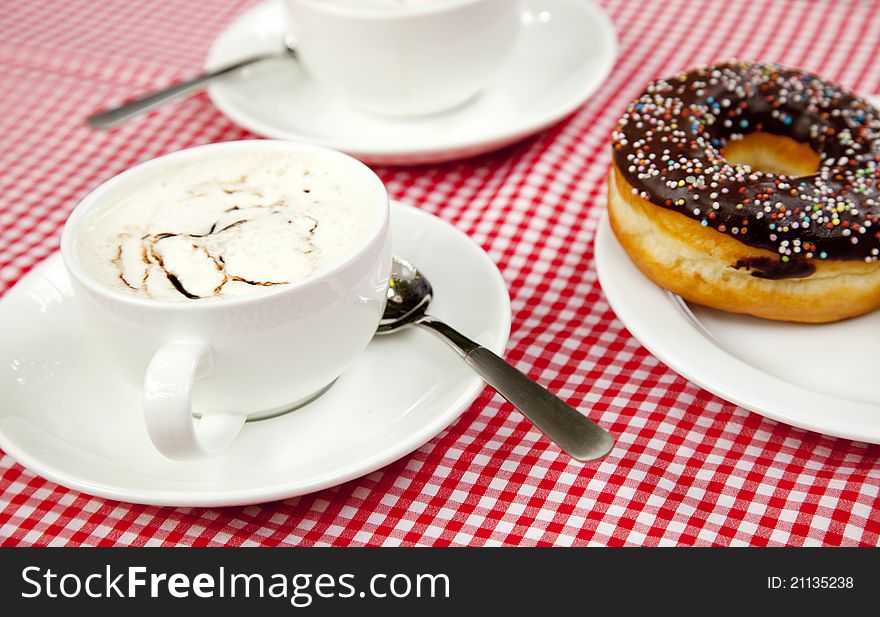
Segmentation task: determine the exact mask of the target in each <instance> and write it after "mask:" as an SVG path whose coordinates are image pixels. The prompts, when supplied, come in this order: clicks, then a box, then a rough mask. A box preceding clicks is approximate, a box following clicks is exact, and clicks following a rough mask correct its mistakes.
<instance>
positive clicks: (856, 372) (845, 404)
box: [596, 214, 880, 443]
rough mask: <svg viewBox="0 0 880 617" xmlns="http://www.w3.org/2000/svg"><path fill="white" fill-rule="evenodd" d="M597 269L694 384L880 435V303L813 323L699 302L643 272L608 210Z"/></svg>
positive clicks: (644, 332) (862, 435)
mask: <svg viewBox="0 0 880 617" xmlns="http://www.w3.org/2000/svg"><path fill="white" fill-rule="evenodd" d="M596 269H597V271H598V274H599V281H600V283H601V285H602V289H603V291H604V292H605V296H606V297H607V298H608V302H609V304H610V305H611V308H612V309H614V312H615V313H617V316H618V317H619V318H620V320H621V321H622V322H623V324H624V325H625V326H626V328H627V329H628V330H629V331H630V332H631V333H632V335H633V336H634V337H636V338H637V339H638V340H639V342H641V343H642V345H644V346H645V347H646V348H647V349H648V350H649V351H650V352H651V353H653V354H654V355H655V356H657V357H658V358H659V359H660V360H662V361H663V362H664V363H666V364H667V365H668V366H669V367H670V368H671V369H673V370H674V371H676V372H677V373H679V374H681V375H682V376H684V377H686V378H687V379H689V380H690V381H692V382H693V383H695V384H697V385H699V386H701V387H703V388H705V389H706V390H708V391H709V392H712V393H714V394H716V395H718V396H720V397H722V398H724V399H726V400H728V401H730V402H732V403H735V404H737V405H740V406H741V407H744V408H746V409H749V410H751V411H754V412H755V413H758V414H761V415H762V416H766V417H768V418H772V419H774V420H779V421H780V422H785V423H787V424H791V425H793V426H798V427H801V428H805V429H810V430H813V431H818V432H820V433H826V434H828V435H833V436H836V437H846V438H849V439H857V440H860V441H867V442H871V443H880V385H878V380H877V338H878V336H880V311H877V312H874V313H870V314H868V315H864V316H862V317H858V318H856V319H850V320H847V321H842V322H838V323H833V324H824V325H805V324H793V323H782V322H776V321H769V320H764V319H757V318H754V317H747V316H744V315H734V314H732V313H724V312H721V311H716V310H713V309H708V308H705V307H702V306H698V305H689V304H687V303H685V302H684V301H683V300H682V299H681V298H679V297H678V296H676V295H673V294H671V293H669V292H667V291H665V290H664V289H662V288H660V287H658V286H657V285H655V284H654V283H652V282H651V281H650V280H649V279H648V278H647V277H646V276H645V275H643V274H642V273H641V271H639V269H638V268H637V267H636V266H635V265H634V264H633V262H632V261H630V259H629V257H628V256H627V254H626V252H625V251H624V249H623V247H622V246H621V245H620V243H619V242H618V241H617V238H616V237H615V236H614V232H613V231H612V230H611V225H610V223H609V222H608V216H607V214H606V215H605V216H604V218H603V220H602V222H601V223H600V225H599V229H598V232H597V235H596Z"/></svg>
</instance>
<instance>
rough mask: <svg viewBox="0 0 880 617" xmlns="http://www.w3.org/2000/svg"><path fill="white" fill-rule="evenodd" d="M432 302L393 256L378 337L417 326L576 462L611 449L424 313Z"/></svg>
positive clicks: (424, 283)
mask: <svg viewBox="0 0 880 617" xmlns="http://www.w3.org/2000/svg"><path fill="white" fill-rule="evenodd" d="M432 298H433V289H432V288H431V284H430V283H429V282H428V280H427V279H426V278H425V277H424V276H423V275H422V274H421V273H420V272H419V271H418V270H417V269H416V268H415V267H414V266H413V265H412V264H410V263H409V262H407V261H406V260H404V259H401V258H399V257H395V258H394V261H393V264H392V267H391V281H390V285H389V287H388V301H387V303H386V305H385V312H384V314H383V315H382V320H381V321H380V322H379V328H378V330H377V334H389V333H392V332H396V331H398V330H400V329H403V328H406V327H410V326H418V327H420V328H424V329H425V330H428V331H430V332H431V333H433V334H435V335H436V336H438V337H439V338H440V339H442V340H443V341H445V342H446V343H447V344H448V345H449V346H450V347H452V348H453V349H454V350H455V351H457V352H458V354H459V355H460V356H461V357H462V358H463V359H464V361H465V362H467V363H468V364H469V365H470V366H471V368H473V369H474V370H475V371H476V372H477V374H479V375H480V377H482V378H483V379H484V380H485V381H486V383H488V384H489V385H490V386H492V387H493V388H495V390H496V391H497V392H498V394H500V395H501V396H503V397H504V398H505V399H507V400H508V401H509V402H510V403H512V404H513V406H514V407H516V408H517V409H518V410H519V411H520V413H522V414H523V415H524V416H525V417H526V418H528V419H529V420H531V421H532V423H533V424H534V425H535V426H537V427H538V428H539V429H540V430H541V431H543V432H544V434H545V435H547V437H549V438H550V440H551V441H553V442H554V443H555V444H556V445H558V446H559V447H560V448H562V449H563V450H564V451H565V452H567V453H568V454H569V455H571V456H572V457H573V458H575V459H577V460H579V461H593V460H596V459H599V458H602V457H603V456H605V455H606V454H608V452H609V451H610V450H611V447H612V446H613V445H614V438H613V437H611V434H610V433H609V432H608V431H606V430H605V429H603V428H602V427H601V426H599V425H598V424H596V423H594V422H593V421H591V420H589V419H588V418H587V417H586V416H584V415H583V414H581V413H580V412H579V411H578V410H577V409H575V408H574V407H572V406H571V405H569V404H568V403H566V402H565V401H563V400H562V399H560V398H559V397H557V396H556V395H554V394H553V393H551V392H550V391H548V390H547V389H546V388H544V387H543V386H541V385H540V384H538V383H536V382H535V381H533V380H532V379H530V378H529V377H527V376H526V375H524V374H523V373H521V372H520V371H519V370H517V369H516V368H514V367H513V366H512V365H510V364H508V363H507V362H506V361H505V360H504V359H502V358H501V357H499V356H497V355H496V354H494V353H492V352H491V351H489V350H488V349H486V348H485V347H483V346H481V345H480V344H479V343H476V342H475V341H472V340H471V339H469V338H467V337H466V336H464V335H463V334H461V333H460V332H457V331H456V330H454V329H453V328H451V327H450V326H448V325H446V324H445V323H443V322H442V321H440V320H438V319H436V318H434V317H431V316H430V315H428V314H427V310H428V305H429V304H430V303H431V300H432Z"/></svg>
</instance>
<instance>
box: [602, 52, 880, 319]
mask: <svg viewBox="0 0 880 617" xmlns="http://www.w3.org/2000/svg"><path fill="white" fill-rule="evenodd" d="M612 147H613V159H614V164H613V166H612V169H611V172H610V175H609V183H608V185H609V215H610V219H611V224H612V227H613V229H614V231H615V234H616V235H617V237H618V239H619V240H620V242H621V243H622V244H623V246H624V248H625V249H626V250H627V252H628V253H629V255H630V257H631V258H632V259H633V261H634V262H635V263H636V264H637V265H638V266H639V268H640V269H641V270H642V271H643V272H644V273H645V274H646V275H647V276H648V277H650V278H651V279H652V280H654V281H655V282H656V283H658V284H660V285H662V286H663V287H665V288H667V289H669V290H670V291H673V292H674V293H677V294H679V295H681V296H682V297H683V298H685V299H686V300H690V301H693V302H697V303H700V304H704V305H707V306H712V307H715V308H719V309H722V310H727V311H732V312H738V313H747V314H751V315H756V316H759V317H765V318H769V319H779V320H787V321H801V322H827V321H834V320H838V319H843V318H846V317H852V316H854V315H859V314H862V313H865V312H867V311H870V310H873V309H875V308H878V307H880V262H878V256H880V220H878V217H880V113H878V111H877V110H876V109H875V108H874V107H872V106H871V105H870V104H869V103H868V102H866V101H865V100H863V99H861V98H858V97H856V96H854V95H853V94H852V93H850V92H848V91H846V90H845V89H843V88H841V87H839V86H836V85H834V84H831V83H829V82H827V81H824V80H822V79H821V78H819V77H818V76H816V75H812V74H810V73H806V72H803V71H799V70H793V69H787V68H783V67H780V66H777V65H764V64H752V63H745V62H739V63H726V64H719V65H715V66H709V67H702V68H698V69H695V70H693V71H690V72H687V73H681V74H679V75H676V76H674V77H672V78H669V79H661V80H658V81H656V82H654V83H652V84H650V85H649V86H648V88H647V89H646V90H645V91H644V92H643V93H642V95H641V96H639V98H637V99H636V100H635V101H633V102H632V103H630V105H629V107H628V108H627V110H626V113H625V114H624V115H623V117H622V118H621V120H620V123H619V125H618V127H617V129H616V130H615V131H614V132H613V134H612Z"/></svg>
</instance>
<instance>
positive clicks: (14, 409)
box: [0, 204, 510, 506]
mask: <svg viewBox="0 0 880 617" xmlns="http://www.w3.org/2000/svg"><path fill="white" fill-rule="evenodd" d="M391 215H392V219H391V220H392V224H391V228H392V241H393V245H394V247H395V251H396V252H397V253H398V254H400V255H403V256H406V257H407V258H408V259H410V260H412V261H413V263H415V264H416V265H417V266H418V267H419V268H420V269H422V270H423V271H424V272H425V274H426V276H427V277H428V279H429V280H430V281H431V283H432V285H433V286H434V289H435V292H436V299H435V300H434V302H433V303H432V305H431V313H432V314H435V315H437V316H438V317H440V318H442V319H444V320H445V321H448V323H450V324H452V325H454V326H455V327H457V328H459V329H460V330H461V331H462V332H463V333H465V334H466V335H468V336H470V337H472V338H474V339H476V340H477V341H479V342H481V343H482V344H483V345H485V346H486V347H488V348H490V349H492V350H493V351H495V352H497V353H503V351H504V347H505V345H506V343H507V338H508V335H509V332H510V302H509V298H508V294H507V289H506V287H505V284H504V281H503V279H502V278H501V274H500V273H499V272H498V269H497V268H496V266H495V265H494V264H493V263H492V261H491V260H490V259H489V257H488V256H487V255H486V254H485V253H484V252H483V251H482V249H480V248H479V247H478V246H477V245H476V244H475V243H474V242H473V241H472V240H470V238H468V237H467V236H466V235H465V234H463V233H462V232H460V231H458V230H457V229H455V228H454V227H452V226H451V225H449V224H448V223H445V222H443V221H441V220H440V219H437V218H435V217H433V216H430V215H428V214H426V213H424V212H421V211H419V210H416V209H415V208H412V207H409V206H404V205H401V204H393V206H392V213H391ZM462 272H466V273H467V276H462V275H461V273H462ZM0 323H2V324H3V328H2V330H0V354H2V365H0V448H2V449H3V450H4V451H6V452H7V453H8V454H9V455H11V456H12V457H13V458H15V459H16V460H17V461H19V462H20V463H21V464H22V465H24V466H25V467H27V468H28V469H30V470H31V471H33V472H35V473H38V474H40V475H42V476H44V477H46V478H48V479H50V480H52V481H54V482H57V483H59V484H62V485H64V486H67V487H70V488H73V489H76V490H79V491H82V492H85V493H90V494H92V495H98V496H101V497H108V498H111V499H117V500H121V501H131V502H136V503H145V504H156V505H174V506H226V505H240V504H249V503H257V502H263V501H270V500H275V499H282V498H287V497H293V496H296V495H302V494H304V493H308V492H311V491H316V490H318V489H322V488H326V487H329V486H333V485H335V484H339V483H341V482H345V481H347V480H351V479H352V478H356V477H358V476H361V475H363V474H366V473H369V472H371V471H373V470H375V469H378V468H380V467H382V466H383V465H387V464H388V463H390V462H392V461H394V460H396V459H398V458H400V457H401V456H404V455H405V454H408V453H409V452H411V451H413V450H415V449H416V448H418V447H419V446H421V445H422V444H424V443H426V442H427V441H428V440H429V439H431V438H432V437H434V436H435V435H437V434H438V433H439V432H440V431H442V430H443V429H444V428H445V427H446V426H448V425H449V424H450V423H451V422H452V421H453V420H455V419H456V418H457V417H458V416H459V415H460V414H461V412H462V411H463V410H464V409H466V408H467V407H468V406H469V405H470V404H471V402H473V400H474V399H475V398H476V397H477V395H478V394H479V393H480V391H482V389H483V382H482V381H481V380H480V379H479V378H478V377H476V376H475V375H474V373H473V372H472V371H471V370H470V369H469V368H468V367H467V366H466V365H465V364H464V363H463V362H462V361H461V360H460V359H459V357H458V356H457V355H456V354H455V352H453V351H452V350H451V349H449V348H447V347H446V346H445V345H444V344H443V343H442V342H441V341H439V340H437V339H436V338H434V337H433V336H431V335H430V334H429V333H427V332H423V331H421V330H407V331H404V332H400V333H398V334H395V335H393V336H387V337H379V338H377V339H376V340H374V341H373V342H371V343H370V345H369V346H368V348H367V350H366V351H365V352H364V353H363V354H362V355H361V356H360V357H359V358H358V359H357V360H356V361H355V363H354V364H353V365H352V366H351V367H350V368H349V370H347V371H346V372H345V373H344V374H343V375H342V376H341V377H340V378H339V380H338V381H337V382H336V384H334V386H333V387H332V388H330V390H329V391H328V392H327V393H326V394H325V395H324V396H322V397H321V398H320V399H318V400H317V401H315V402H314V403H312V404H310V405H308V406H307V407H304V408H303V409H300V410H297V411H294V412H291V413H289V414H287V415H284V416H280V417H277V418H273V419H271V420H263V421H259V422H252V423H248V424H246V425H245V428H244V429H243V431H242V434H241V436H240V437H239V438H238V440H237V441H236V442H235V443H234V444H233V445H232V447H231V448H230V449H229V450H228V451H226V452H223V453H222V454H220V455H219V456H217V457H215V458H212V459H209V460H207V461H199V462H193V463H189V462H178V461H172V460H169V459H166V458H164V457H163V456H161V455H160V454H158V452H156V451H155V449H154V448H153V447H152V445H151V444H150V442H149V440H148V438H147V435H146V429H145V428H144V424H143V417H142V411H141V405H140V396H141V394H140V391H139V389H137V388H135V387H134V386H131V385H129V384H128V383H126V382H124V381H123V380H121V379H120V378H119V377H117V376H116V375H115V374H114V372H113V367H112V366H111V365H110V364H109V363H108V361H107V359H106V358H105V356H103V355H102V354H101V353H100V351H99V349H97V348H96V347H95V346H93V343H92V341H91V337H90V336H89V332H88V330H87V329H86V327H85V326H84V325H83V324H82V323H81V322H80V319H79V314H78V311H77V308H76V304H75V302H74V301H73V298H72V297H71V286H70V281H69V279H68V277H67V274H66V271H65V269H64V266H63V264H62V262H61V258H60V256H59V255H58V254H55V255H53V256H52V257H50V258H49V259H47V260H46V261H45V262H43V263H42V264H40V265H39V266H37V268H35V269H34V270H33V271H32V272H31V273H29V274H28V275H27V276H26V277H24V278H23V279H22V280H21V281H20V282H19V283H18V284H17V285H16V286H15V287H14V288H13V289H11V290H10V291H9V292H8V293H7V294H6V296H5V297H4V298H3V300H2V301H0Z"/></svg>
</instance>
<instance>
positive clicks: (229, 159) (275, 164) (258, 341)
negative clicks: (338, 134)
mask: <svg viewBox="0 0 880 617" xmlns="http://www.w3.org/2000/svg"><path fill="white" fill-rule="evenodd" d="M389 225H390V223H389V205H388V193H387V192H386V191H385V187H384V186H383V185H382V181H381V180H380V179H379V178H378V177H377V176H376V174H374V173H373V172H372V171H371V170H370V169H368V168H367V167H366V166H365V165H363V163H361V162H359V161H357V160H355V159H353V158H351V157H349V156H346V155H344V154H342V153H339V152H334V151H332V150H328V149H326V148H320V147H317V146H309V145H305V144H297V143H294V142H289V141H280V140H279V141H274V140H252V141H239V142H224V143H217V144H210V145H206V146H199V147H196V148H191V149H189V150H182V151H180V152H175V153H173V154H169V155H166V156H163V157H160V158H158V159H154V160H152V161H148V162H146V163H142V164H141V165H138V166H137V167H134V168H132V169H129V170H128V171H126V172H123V173H122V174H120V175H118V176H116V177H115V178H112V179H110V180H108V181H107V182H105V183H104V184H102V185H101V186H99V187H98V188H96V189H95V190H94V191H92V192H91V193H90V194H89V195H87V196H86V197H85V198H84V199H83V200H82V201H81V202H80V203H79V205H78V206H77V207H76V208H75V209H74V211H73V212H72V213H71V215H70V217H69V218H68V220H67V224H66V225H65V227H64V233H63V234H62V237H61V255H62V257H63V259H64V264H65V266H66V268H67V271H68V273H69V274H70V278H71V282H72V285H73V289H74V293H75V295H76V296H77V299H78V300H79V302H78V304H79V309H80V311H81V312H82V317H83V324H84V327H86V328H87V329H88V331H89V337H90V338H93V339H94V340H95V344H97V345H103V348H104V351H105V353H107V354H108V356H112V358H111V359H110V360H109V361H108V366H111V367H112V370H114V371H116V372H117V373H118V374H119V376H120V377H123V378H125V379H126V380H127V381H128V382H129V383H131V384H132V385H133V386H135V387H137V388H139V389H140V390H141V391H142V393H143V399H142V403H143V417H144V425H145V428H146V435H145V437H147V436H148V437H149V439H150V441H151V442H152V443H153V445H154V446H155V448H156V449H157V450H158V451H159V452H161V453H162V454H164V455H166V456H168V457H170V458H174V459H180V460H192V459H200V458H204V457H206V456H210V455H213V454H216V453H218V452H221V451H223V450H224V449H226V448H227V447H229V446H230V445H231V444H232V443H233V442H234V441H235V439H236V437H237V435H238V434H239V432H240V431H241V429H242V426H243V424H244V422H245V420H256V419H264V418H269V417H272V416H275V415H278V414H280V413H286V412H288V411H290V410H292V409H296V408H297V407H300V406H302V405H305V404H307V403H308V402H309V401H311V400H313V399H314V398H315V397H317V396H320V395H321V394H322V393H323V392H325V391H326V390H327V389H328V388H329V387H330V386H331V385H332V384H333V382H334V381H335V380H336V378H337V377H339V376H340V375H341V374H342V373H343V371H344V370H345V369H346V367H347V366H348V365H349V364H350V363H351V362H352V361H353V360H354V358H356V357H357V355H358V354H360V353H361V352H362V351H363V350H364V348H365V347H366V346H367V344H368V343H369V342H370V340H371V339H372V337H373V334H375V332H376V327H377V326H378V325H379V320H380V319H381V317H382V311H383V308H384V306H385V298H386V291H387V288H388V279H389V276H390V272H391V243H390V226H389ZM115 412H116V410H109V409H108V410H107V413H115Z"/></svg>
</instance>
